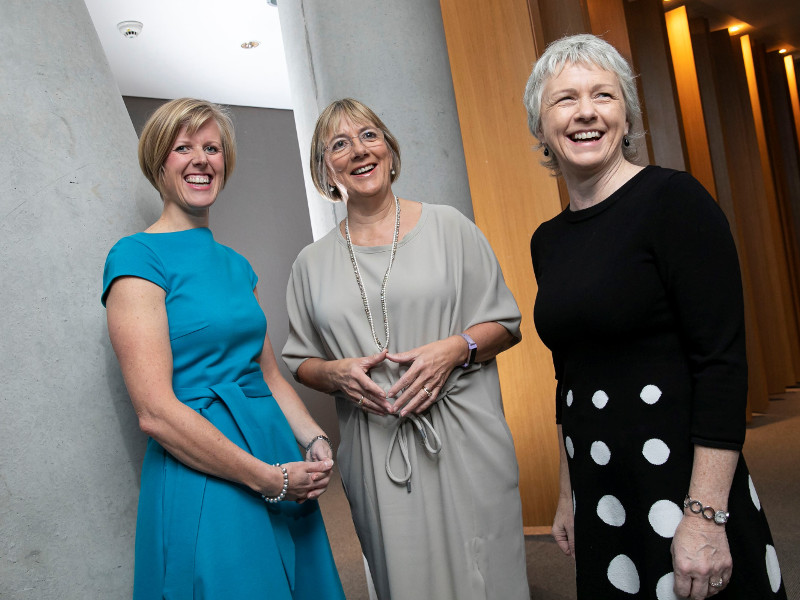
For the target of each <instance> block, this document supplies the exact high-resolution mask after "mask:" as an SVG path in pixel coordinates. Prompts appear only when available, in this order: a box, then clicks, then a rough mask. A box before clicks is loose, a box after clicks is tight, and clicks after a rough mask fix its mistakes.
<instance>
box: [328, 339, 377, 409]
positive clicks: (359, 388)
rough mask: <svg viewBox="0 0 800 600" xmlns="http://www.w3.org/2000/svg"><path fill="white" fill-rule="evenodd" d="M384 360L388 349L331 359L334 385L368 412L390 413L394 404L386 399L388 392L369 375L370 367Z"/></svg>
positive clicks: (330, 365)
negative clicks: (358, 355)
mask: <svg viewBox="0 0 800 600" xmlns="http://www.w3.org/2000/svg"><path fill="white" fill-rule="evenodd" d="M384 360H386V350H383V351H382V352H378V353H377V354H373V355H372V356H362V357H360V358H343V359H341V360H333V361H329V362H328V368H329V369H330V377H331V380H332V384H333V387H334V388H335V389H337V390H339V391H340V392H342V393H343V394H345V395H346V396H347V397H348V398H349V399H350V400H351V401H352V402H353V403H355V404H356V405H358V406H359V407H360V408H362V409H363V410H365V411H366V412H370V413H372V414H375V415H387V414H389V411H390V410H391V407H392V405H391V403H390V402H389V401H388V400H387V399H386V392H384V391H383V390H382V389H381V388H380V387H379V386H378V384H376V383H375V382H374V381H372V379H370V376H369V371H370V369H372V368H374V367H376V366H377V365H379V364H381V363H382V362H383V361H384Z"/></svg>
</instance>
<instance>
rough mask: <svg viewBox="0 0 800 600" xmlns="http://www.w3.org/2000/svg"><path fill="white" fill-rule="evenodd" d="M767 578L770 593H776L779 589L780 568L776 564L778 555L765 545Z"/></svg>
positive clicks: (773, 549)
mask: <svg viewBox="0 0 800 600" xmlns="http://www.w3.org/2000/svg"><path fill="white" fill-rule="evenodd" d="M766 562H767V577H769V587H771V588H772V591H773V592H775V593H777V591H778V590H779V589H780V588H781V566H780V565H779V564H778V555H777V554H776V553H775V548H773V547H772V546H770V545H769V544H767V555H766Z"/></svg>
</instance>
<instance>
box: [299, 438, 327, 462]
mask: <svg viewBox="0 0 800 600" xmlns="http://www.w3.org/2000/svg"><path fill="white" fill-rule="evenodd" d="M305 454H306V461H308V462H319V461H322V460H329V461H331V462H333V448H331V446H330V444H328V442H327V441H325V440H324V439H323V438H321V437H318V438H315V439H314V441H313V442H312V443H311V447H310V448H309V449H308V450H306V453H305Z"/></svg>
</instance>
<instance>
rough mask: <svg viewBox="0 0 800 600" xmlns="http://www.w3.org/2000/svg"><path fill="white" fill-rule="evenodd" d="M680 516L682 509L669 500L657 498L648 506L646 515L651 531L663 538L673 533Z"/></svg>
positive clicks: (681, 515) (669, 536) (681, 516)
mask: <svg viewBox="0 0 800 600" xmlns="http://www.w3.org/2000/svg"><path fill="white" fill-rule="evenodd" d="M682 518H683V511H682V510H681V509H680V508H679V507H678V505H677V504H675V503H674V502H672V501H670V500H659V501H658V502H656V503H655V504H653V506H651V507H650V513H649V514H648V515H647V519H648V520H649V521H650V526H651V527H652V528H653V531H655V532H656V533H657V534H658V535H660V536H661V537H665V538H671V537H672V536H673V535H675V529H677V528H678V523H680V522H681V519H682Z"/></svg>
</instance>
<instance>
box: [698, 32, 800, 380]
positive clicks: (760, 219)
mask: <svg viewBox="0 0 800 600" xmlns="http://www.w3.org/2000/svg"><path fill="white" fill-rule="evenodd" d="M708 44H709V53H710V55H711V60H712V63H713V78H714V86H715V90H716V94H717V96H718V97H719V98H724V99H725V101H724V102H725V104H724V127H723V129H722V134H723V138H724V145H725V148H726V161H727V167H728V175H729V178H730V189H731V197H732V201H733V205H734V207H735V211H736V217H737V225H738V231H739V249H740V250H743V254H744V255H745V256H746V262H747V264H748V265H749V279H750V282H751V288H752V293H753V296H752V299H753V304H754V308H755V314H756V320H757V327H758V330H759V332H760V340H761V351H762V355H763V357H764V372H765V374H766V380H767V387H768V391H769V393H770V394H780V393H783V391H785V388H786V386H788V385H792V383H793V381H794V369H793V365H792V361H791V360H790V345H789V340H788V336H787V333H786V332H787V326H786V323H785V319H784V318H783V316H782V315H783V314H784V308H783V299H782V296H781V295H780V294H776V293H775V291H776V290H778V289H780V284H779V283H778V273H777V265H778V259H777V255H776V250H775V246H774V244H773V243H772V241H771V237H772V235H773V233H772V230H771V226H770V220H769V215H768V214H767V209H766V202H765V198H766V192H765V191H764V181H763V179H762V177H761V169H760V166H759V157H758V145H757V142H756V133H755V125H754V124H753V113H752V110H751V108H750V100H749V93H748V90H747V84H746V77H745V72H744V63H743V58H742V52H741V45H740V44H739V41H738V39H737V40H731V37H730V36H729V35H728V32H727V31H725V30H721V31H715V32H712V33H711V34H709V36H708Z"/></svg>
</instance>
